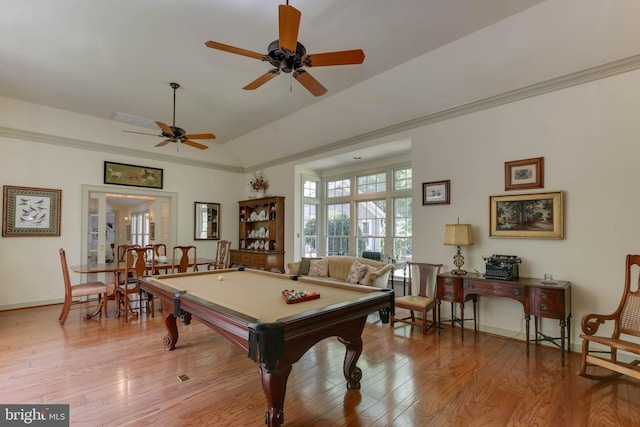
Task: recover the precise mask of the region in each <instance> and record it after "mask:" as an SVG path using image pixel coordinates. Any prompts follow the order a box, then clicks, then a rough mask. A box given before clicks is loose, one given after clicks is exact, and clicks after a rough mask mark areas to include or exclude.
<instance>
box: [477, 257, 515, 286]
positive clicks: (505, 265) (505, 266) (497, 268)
mask: <svg viewBox="0 0 640 427" xmlns="http://www.w3.org/2000/svg"><path fill="white" fill-rule="evenodd" d="M483 258H484V260H485V262H486V267H487V272H486V273H485V274H484V277H486V278H487V279H503V280H511V279H517V278H518V264H520V263H521V262H522V260H521V259H520V258H518V257H517V256H515V255H491V256H490V257H488V258H486V257H483Z"/></svg>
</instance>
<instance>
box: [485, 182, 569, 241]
mask: <svg viewBox="0 0 640 427" xmlns="http://www.w3.org/2000/svg"><path fill="white" fill-rule="evenodd" d="M489 237H515V238H528V239H564V207H563V194H562V192H561V191H556V192H551V193H537V194H514V195H509V196H490V197H489Z"/></svg>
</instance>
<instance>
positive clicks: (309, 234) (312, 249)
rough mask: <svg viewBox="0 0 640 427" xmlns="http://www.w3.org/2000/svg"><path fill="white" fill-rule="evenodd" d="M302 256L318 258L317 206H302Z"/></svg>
mask: <svg viewBox="0 0 640 427" xmlns="http://www.w3.org/2000/svg"><path fill="white" fill-rule="evenodd" d="M302 225H303V229H304V248H303V252H304V256H305V257H315V256H318V205H308V204H305V205H304V206H303V217H302Z"/></svg>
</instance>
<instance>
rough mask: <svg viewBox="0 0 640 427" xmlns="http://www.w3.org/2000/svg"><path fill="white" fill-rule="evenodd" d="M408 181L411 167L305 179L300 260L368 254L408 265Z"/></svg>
mask: <svg viewBox="0 0 640 427" xmlns="http://www.w3.org/2000/svg"><path fill="white" fill-rule="evenodd" d="M412 179H413V176H412V170H411V167H410V165H409V164H403V165H399V166H387V167H378V168H376V169H369V170H367V171H362V172H360V173H357V172H355V173H352V174H345V173H342V174H341V175H337V176H336V175H334V176H331V177H330V178H324V179H323V178H319V177H311V176H303V177H302V188H301V193H302V196H303V197H302V200H303V201H302V204H301V206H302V223H301V227H302V230H303V231H302V233H301V236H300V246H301V249H300V252H301V256H307V257H313V256H327V255H355V256H362V253H363V252H365V251H366V252H379V253H380V254H381V255H382V257H383V259H385V260H390V259H394V260H398V261H400V262H402V261H410V260H411V256H412V253H413V250H412V210H411V200H412ZM351 187H354V188H355V190H354V191H351ZM399 272H400V274H401V273H402V270H399Z"/></svg>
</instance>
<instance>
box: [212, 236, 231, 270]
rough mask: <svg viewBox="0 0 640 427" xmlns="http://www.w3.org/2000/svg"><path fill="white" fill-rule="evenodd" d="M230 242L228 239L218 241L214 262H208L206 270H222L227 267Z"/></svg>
mask: <svg viewBox="0 0 640 427" xmlns="http://www.w3.org/2000/svg"><path fill="white" fill-rule="evenodd" d="M230 246H231V242H230V241H229V240H220V241H218V250H217V251H216V260H215V262H211V263H209V265H208V266H207V270H222V269H225V268H229V247H230Z"/></svg>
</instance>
